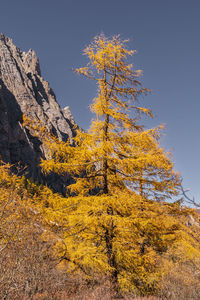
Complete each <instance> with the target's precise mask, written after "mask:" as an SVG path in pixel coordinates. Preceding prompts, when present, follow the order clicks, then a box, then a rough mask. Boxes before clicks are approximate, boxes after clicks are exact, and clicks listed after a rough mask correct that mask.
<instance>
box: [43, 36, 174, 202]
mask: <svg viewBox="0 0 200 300" xmlns="http://www.w3.org/2000/svg"><path fill="white" fill-rule="evenodd" d="M126 42H127V41H122V40H121V39H120V37H119V36H114V37H113V38H111V39H107V38H106V37H105V36H104V35H100V36H97V37H96V38H95V39H94V41H93V42H92V43H91V44H90V45H89V46H88V47H87V48H86V49H85V50H84V54H85V55H86V56H88V58H89V61H90V62H89V64H88V65H87V66H86V67H83V68H79V69H76V72H77V73H78V74H82V75H84V76H85V77H87V78H89V79H92V80H94V81H95V82H96V83H97V85H98V95H97V97H96V98H95V99H94V102H93V104H92V105H91V111H92V112H93V113H94V114H95V116H96V118H95V119H94V120H93V121H92V124H91V127H90V129H89V131H88V132H87V133H86V132H81V131H79V132H78V134H77V136H76V137H75V138H74V145H75V146H76V147H71V146H70V143H68V144H66V143H63V142H56V143H51V145H49V147H50V149H51V152H52V154H53V155H52V156H51V159H49V160H47V161H42V167H43V169H44V170H45V171H47V172H49V171H55V172H58V173H63V172H68V173H71V174H72V175H74V178H75V182H74V183H73V185H71V186H70V189H71V191H72V192H75V193H77V194H80V193H82V194H86V195H87V194H88V193H92V192H94V191H96V192H97V191H100V192H101V193H104V194H109V193H113V192H114V190H115V189H116V188H120V189H121V188H124V189H125V188H130V189H131V190H135V191H137V192H139V193H140V194H141V195H143V196H151V198H153V199H155V200H163V199H165V197H166V196H170V195H175V194H176V193H177V187H178V186H179V183H180V180H179V176H178V174H176V173H175V172H174V171H173V163H172V162H171V160H170V158H169V155H168V154H166V153H165V152H164V150H163V149H162V148H160V146H159V137H160V129H161V127H159V128H155V129H150V130H143V127H142V126H141V125H140V124H139V120H140V115H141V114H144V115H150V116H152V113H151V111H150V110H148V109H147V108H144V107H140V106H138V105H137V98H138V96H139V95H141V94H146V93H148V92H149V90H148V89H146V88H143V87H142V85H141V83H140V81H139V80H138V78H139V77H140V75H141V71H140V70H137V71H135V70H134V69H133V65H132V64H128V62H127V59H128V57H129V56H132V55H133V54H134V52H135V51H131V50H128V49H127V47H126ZM131 113H132V115H133V117H131V116H130V115H131Z"/></svg>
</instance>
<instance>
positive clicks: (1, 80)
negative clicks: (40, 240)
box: [0, 33, 75, 192]
mask: <svg viewBox="0 0 200 300" xmlns="http://www.w3.org/2000/svg"><path fill="white" fill-rule="evenodd" d="M23 114H26V116H27V117H29V118H31V119H36V120H40V123H41V125H45V126H46V128H47V129H48V130H49V131H51V132H53V133H54V134H55V135H56V136H57V137H58V138H59V139H60V140H63V141H66V140H67V139H70V140H71V139H72V137H73V136H74V135H75V131H74V130H73V126H74V123H75V122H74V118H73V116H72V114H71V112H70V108H69V106H66V107H65V108H64V109H61V108H60V106H59V104H58V102H57V99H56V96H55V94H54V92H53V90H52V89H51V87H50V85H49V83H48V81H46V80H44V79H43V77H42V75H41V70H40V63H39V59H38V57H37V55H36V53H35V51H34V50H32V49H29V50H28V51H27V52H24V51H22V50H21V49H20V48H18V47H16V46H15V44H14V43H13V41H12V39H10V38H8V37H6V36H5V35H4V34H2V33H1V34H0V157H1V159H2V160H3V161H4V162H6V163H10V164H14V165H16V164H20V165H21V167H26V174H27V176H28V177H32V178H33V179H34V180H37V181H39V182H44V183H47V184H48V185H49V186H51V187H53V188H54V190H56V191H59V192H63V191H64V189H65V187H66V184H67V183H66V180H67V181H68V180H69V178H67V179H66V178H65V179H64V181H63V180H61V178H56V175H50V176H48V177H45V176H44V175H43V174H42V173H41V169H40V167H39V163H40V159H41V158H46V156H47V149H46V148H45V146H44V144H43V142H42V140H39V139H38V138H36V137H34V136H33V135H32V134H31V133H30V131H29V129H28V128H26V127H23V126H22V115H23Z"/></svg>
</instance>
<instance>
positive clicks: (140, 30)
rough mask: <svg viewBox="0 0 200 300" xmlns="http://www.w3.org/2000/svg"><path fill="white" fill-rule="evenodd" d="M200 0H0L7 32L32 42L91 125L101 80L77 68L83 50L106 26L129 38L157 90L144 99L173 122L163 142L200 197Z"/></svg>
mask: <svg viewBox="0 0 200 300" xmlns="http://www.w3.org/2000/svg"><path fill="white" fill-rule="evenodd" d="M199 31H200V1H199V0H167V1H166V0H123V1H122V0H101V1H97V0H57V1H56V0H1V6H0V32H2V33H4V34H5V35H7V36H9V37H11V38H12V39H13V41H14V43H15V44H16V45H17V46H18V47H20V48H21V49H22V50H28V49H29V48H32V49H34V50H35V51H36V53H37V55H38V56H39V59H40V64H41V70H42V75H43V77H44V78H45V79H46V80H48V81H49V82H50V85H51V87H52V88H53V90H54V91H55V93H56V95H57V100H58V102H59V104H60V105H61V106H62V107H64V106H66V105H69V106H70V108H71V111H72V113H73V115H74V116H75V119H76V121H77V123H78V124H80V125H81V126H82V127H83V128H88V126H89V123H90V119H91V117H92V116H91V114H90V112H89V108H88V106H89V104H90V103H91V101H92V98H93V97H94V96H95V93H96V87H95V86H94V84H93V83H91V82H90V81H89V80H84V79H83V78H80V77H78V76H77V75H75V74H73V73H72V72H71V68H73V67H77V66H82V65H84V64H85V63H86V60H85V57H83V56H82V55H81V50H82V49H83V48H84V47H85V46H86V45H87V44H88V43H89V42H90V41H91V40H92V38H93V37H94V36H95V35H97V34H99V33H101V32H104V34H105V35H107V36H112V35H114V34H118V33H119V34H121V36H122V38H130V43H129V47H130V48H131V49H136V50H137V54H136V55H135V57H134V63H135V66H136V68H139V69H142V70H144V73H143V74H144V75H143V78H142V82H143V84H144V86H145V87H148V88H150V89H151V90H152V94H151V95H149V96H147V97H145V98H144V99H141V102H142V103H143V104H145V105H146V106H147V107H149V108H151V109H152V111H153V112H154V114H155V119H154V120H153V121H147V122H146V125H147V126H156V125H158V124H160V123H162V124H166V129H165V136H164V137H163V140H162V143H163V145H164V146H165V148H166V149H167V150H171V151H172V154H173V157H174V161H175V166H176V170H178V171H180V172H181V174H182V176H183V178H184V181H183V183H184V186H185V187H186V188H188V187H189V188H190V189H191V193H190V195H192V196H195V198H196V199H197V200H198V199H199V201H200V180H199V177H200V132H199V131H200V117H199V112H200V101H199V100H200V99H199V95H200V82H199V80H200V74H199V73H200V34H199Z"/></svg>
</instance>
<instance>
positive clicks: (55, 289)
mask: <svg viewBox="0 0 200 300" xmlns="http://www.w3.org/2000/svg"><path fill="white" fill-rule="evenodd" d="M84 54H85V55H86V56H87V57H88V58H89V64H88V65H87V66H86V67H83V68H79V69H77V70H76V72H78V73H79V74H82V75H83V76H86V77H87V78H89V79H92V80H95V81H96V83H97V86H98V93H97V97H96V98H95V99H94V102H93V104H92V105H91V110H92V111H93V112H94V114H95V118H94V120H93V121H92V123H91V127H90V129H89V130H88V132H84V131H82V130H79V129H78V128H76V136H75V137H74V138H73V139H71V140H70V141H68V142H63V141H60V140H58V139H57V138H56V137H55V136H53V135H52V133H50V132H48V131H47V129H46V128H45V127H42V126H41V125H40V124H39V123H38V122H36V121H35V120H30V119H28V118H27V117H26V116H24V126H25V125H26V127H28V128H29V130H30V132H31V134H34V135H35V136H37V137H40V139H42V140H43V142H44V143H45V145H46V147H47V149H48V151H49V156H48V157H49V158H48V159H46V160H42V161H41V167H42V169H43V172H45V173H51V172H54V173H58V174H61V175H63V176H64V175H65V174H68V175H69V174H70V176H71V178H72V181H71V185H69V186H68V187H67V190H66V196H65V197H64V196H61V195H60V194H56V193H53V191H52V190H50V189H49V188H48V187H47V186H45V185H39V184H37V183H34V182H33V181H31V180H29V179H27V178H26V177H21V176H18V175H16V174H13V173H12V166H10V165H8V164H4V163H3V162H2V163H1V165H0V260H1V269H0V278H1V280H0V297H1V298H2V299H116V298H117V297H118V298H120V299H133V298H135V297H139V296H152V297H153V296H155V297H160V298H161V299H174V300H175V299H180V300H181V299H199V298H200V292H199V290H200V284H199V279H200V278H199V267H200V245H199V242H200V238H199V233H200V228H199V226H200V224H199V215H198V214H197V213H196V211H195V209H191V208H188V207H185V206H183V205H182V204H181V201H173V200H174V199H175V197H178V196H179V193H180V183H181V178H180V175H179V174H178V173H176V172H175V171H174V167H173V162H172V161H171V159H170V154H169V153H166V152H165V151H164V149H163V148H161V147H160V144H159V139H160V132H161V130H162V127H161V126H159V127H158V128H153V129H148V130H145V129H144V128H143V126H142V125H141V114H142V115H143V116H150V117H152V116H153V115H152V113H151V111H150V110H148V109H147V108H144V107H141V106H139V104H138V101H137V98H138V96H139V95H141V94H147V93H148V92H149V90H148V89H145V88H143V87H142V85H141V83H140V81H139V77H140V75H141V71H138V70H137V71H136V70H134V68H133V65H132V64H129V63H128V58H129V57H130V56H132V55H133V54H134V51H130V50H128V49H127V47H126V41H122V40H121V39H120V37H119V36H115V37H113V38H111V39H107V38H106V37H105V36H103V35H100V36H98V37H96V38H95V39H94V41H93V43H91V44H90V45H89V46H88V47H87V48H86V49H85V51H84ZM178 199H179V198H178ZM138 299H139V298H138ZM152 299H153V298H152Z"/></svg>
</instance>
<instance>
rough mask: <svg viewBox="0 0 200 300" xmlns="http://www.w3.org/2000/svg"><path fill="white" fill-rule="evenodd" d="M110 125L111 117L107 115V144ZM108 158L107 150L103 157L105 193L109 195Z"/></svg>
mask: <svg viewBox="0 0 200 300" xmlns="http://www.w3.org/2000/svg"><path fill="white" fill-rule="evenodd" d="M108 125H109V115H108V114H106V116H105V124H104V128H103V130H104V142H105V143H107V141H108ZM108 192H109V191H108V157H107V150H106V152H105V153H104V157H103V193H104V194H108Z"/></svg>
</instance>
